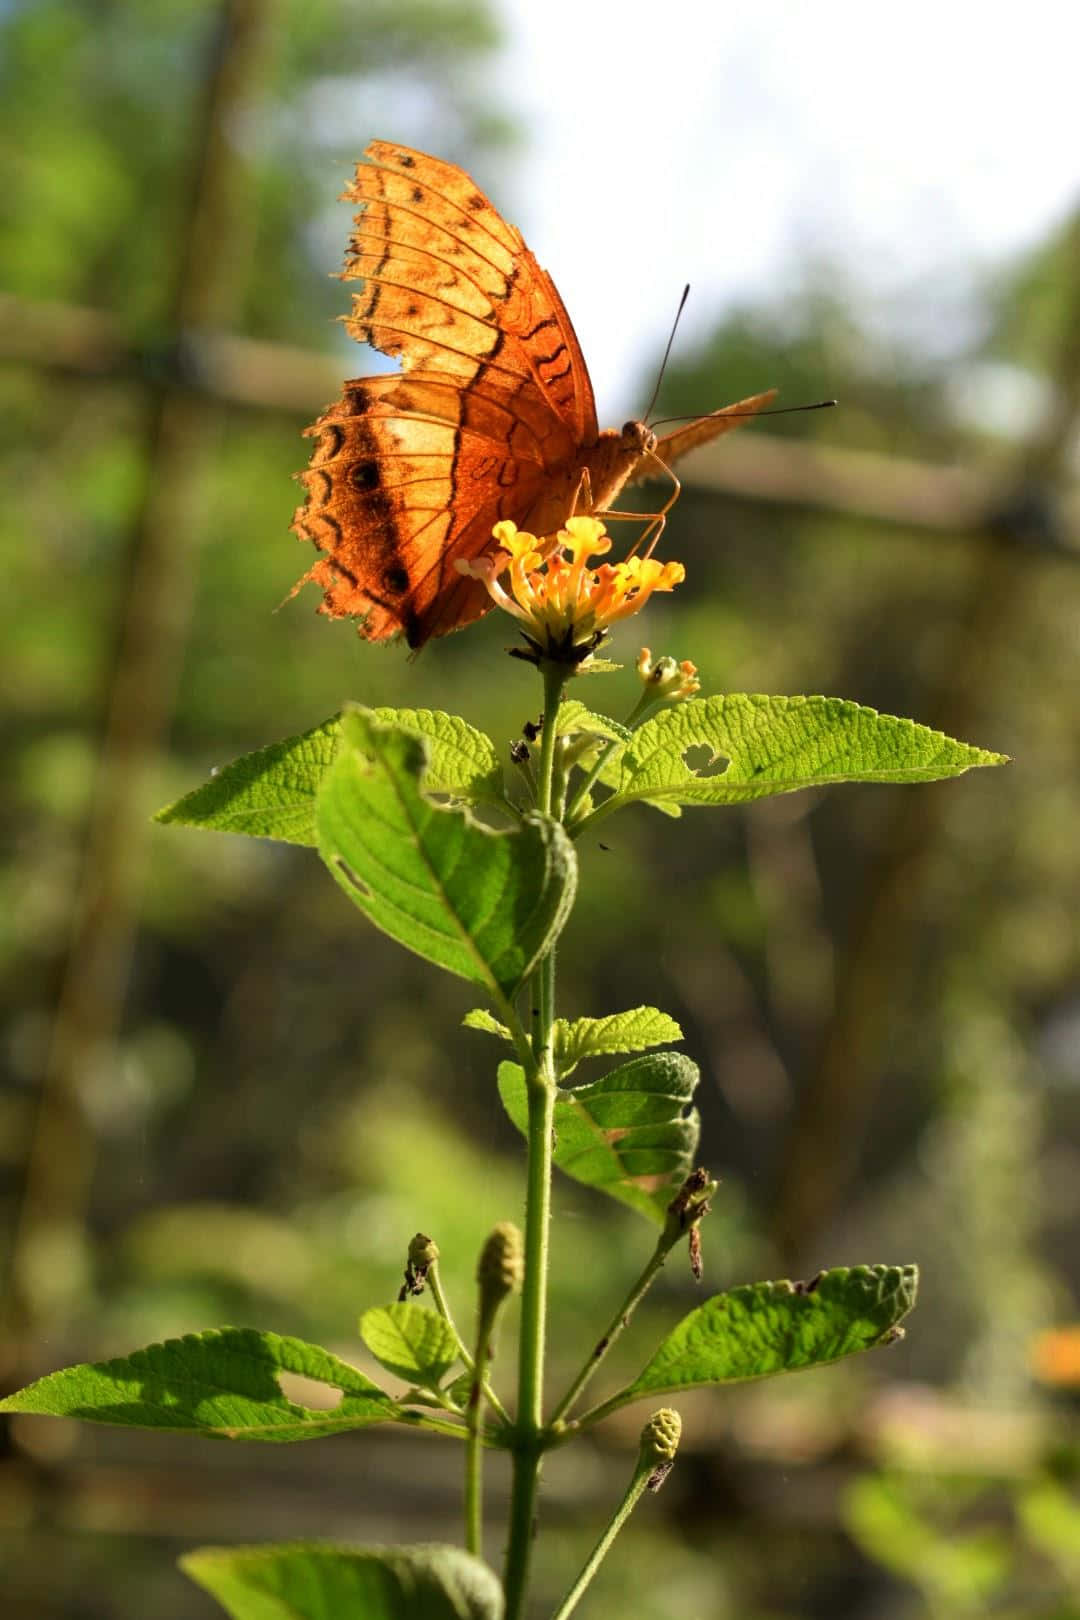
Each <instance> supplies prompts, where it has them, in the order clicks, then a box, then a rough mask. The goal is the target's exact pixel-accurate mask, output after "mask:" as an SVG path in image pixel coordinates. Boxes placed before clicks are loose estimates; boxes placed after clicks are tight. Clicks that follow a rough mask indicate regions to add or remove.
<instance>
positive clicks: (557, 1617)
mask: <svg viewBox="0 0 1080 1620" xmlns="http://www.w3.org/2000/svg"><path fill="white" fill-rule="evenodd" d="M651 1472H652V1466H651V1464H649V1463H642V1462H640V1461H639V1463H638V1466H637V1468H636V1469H635V1471H634V1477H633V1479H632V1480H631V1481H630V1487H629V1489H628V1490H627V1492H626V1495H625V1496H624V1497H623V1499H622V1501H621V1502H620V1503H619V1505H618V1507H617V1508H616V1509H615V1512H614V1513H613V1514H612V1516H611V1518H610V1520H609V1521H608V1524H607V1527H606V1529H605V1530H604V1532H603V1534H602V1535H601V1537H600V1539H599V1541H598V1542H597V1543H596V1546H595V1547H594V1548H593V1550H592V1552H591V1553H590V1554H589V1556H588V1558H587V1559H586V1560H585V1564H584V1567H583V1568H582V1571H581V1574H580V1575H579V1576H578V1578H577V1580H576V1581H575V1582H574V1584H573V1586H572V1587H571V1588H570V1590H569V1592H568V1593H567V1594H566V1597H565V1598H564V1599H563V1601H562V1603H561V1604H560V1605H559V1607H558V1609H556V1611H555V1613H554V1615H553V1616H552V1620H567V1616H568V1615H570V1614H571V1613H572V1612H573V1611H574V1609H576V1608H577V1606H578V1603H579V1602H580V1600H581V1598H582V1596H583V1594H584V1592H585V1588H586V1587H587V1586H588V1585H589V1582H590V1581H591V1580H592V1578H593V1576H594V1575H595V1574H596V1572H597V1570H598V1569H599V1568H600V1565H601V1564H602V1563H603V1561H604V1559H605V1557H606V1556H607V1553H608V1551H609V1549H610V1547H611V1544H612V1542H613V1541H614V1540H615V1537H616V1536H617V1535H618V1533H619V1531H620V1530H621V1529H622V1527H623V1525H624V1524H625V1523H626V1521H627V1519H628V1518H629V1517H630V1515H631V1513H633V1511H634V1509H635V1508H636V1507H637V1505H638V1502H639V1501H640V1500H641V1497H642V1494H643V1493H644V1490H645V1487H646V1485H647V1484H648V1483H649V1475H650V1473H651Z"/></svg>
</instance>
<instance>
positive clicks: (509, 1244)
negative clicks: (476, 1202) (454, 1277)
mask: <svg viewBox="0 0 1080 1620" xmlns="http://www.w3.org/2000/svg"><path fill="white" fill-rule="evenodd" d="M524 1276H525V1246H524V1242H523V1240H522V1236H521V1233H520V1232H519V1230H518V1228H517V1227H516V1226H515V1225H514V1223H513V1221H500V1222H499V1224H498V1226H496V1227H495V1229H494V1231H493V1232H492V1234H491V1236H490V1237H489V1238H488V1240H487V1242H486V1243H485V1244H484V1247H483V1248H482V1249H481V1250H480V1260H479V1263H478V1265H477V1268H476V1280H477V1282H478V1283H479V1284H480V1308H481V1311H482V1312H483V1314H484V1315H485V1316H486V1315H487V1313H488V1312H489V1311H494V1310H495V1309H497V1307H498V1306H499V1305H501V1304H502V1302H503V1300H504V1299H506V1297H507V1295H509V1294H517V1293H520V1291H521V1284H522V1280H523V1278H524Z"/></svg>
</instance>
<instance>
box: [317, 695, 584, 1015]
mask: <svg viewBox="0 0 1080 1620" xmlns="http://www.w3.org/2000/svg"><path fill="white" fill-rule="evenodd" d="M425 747H426V745H425V744H424V743H423V742H421V741H420V740H419V739H417V738H416V737H414V736H411V735H410V734H409V733H408V732H406V731H403V730H402V729H401V728H400V727H398V726H397V725H389V724H383V723H380V721H379V720H378V719H377V718H376V717H375V716H374V714H373V713H371V711H369V710H364V709H350V710H348V711H347V712H346V713H345V714H344V715H343V716H342V740H341V747H340V749H339V751H338V756H337V759H336V760H335V761H334V764H333V766H332V767H331V769H330V770H329V771H328V772H327V775H326V777H325V779H324V781H323V785H322V787H321V789H320V791H319V801H318V810H317V824H318V830H319V852H320V854H321V855H322V858H323V860H324V861H325V862H326V864H327V866H328V867H329V868H330V871H331V872H332V873H333V875H334V877H335V878H336V879H337V881H338V883H339V884H340V885H341V887H342V888H343V889H344V890H345V893H346V894H347V895H348V896H349V898H350V899H351V900H352V901H353V903H354V904H355V905H357V906H358V907H359V908H360V910H361V911H363V912H364V914H365V915H366V916H367V917H369V918H370V920H371V921H372V922H373V923H374V924H375V925H376V927H377V928H381V929H382V930H383V932H384V933H387V934H389V935H390V936H391V937H392V938H393V939H396V940H397V941H398V942H399V944H402V945H404V946H406V947H407V948H408V949H409V950H412V951H415V952H416V954H417V955H418V956H422V957H425V958H426V959H427V960H428V961H429V962H434V963H436V964H437V966H439V967H442V968H445V969H446V970H447V971H448V972H450V973H457V974H460V975H461V977H462V978H464V979H469V980H471V981H472V983H473V984H479V985H482V986H483V987H484V988H485V989H486V990H488V991H490V992H491V993H492V994H493V995H496V996H501V997H505V998H509V997H511V996H513V995H514V993H515V992H516V991H517V990H518V989H519V988H520V986H521V984H522V982H523V980H524V979H525V978H527V977H528V975H529V974H530V973H531V972H532V970H533V968H534V967H535V965H536V963H537V962H538V961H539V960H540V958H541V957H542V956H543V955H544V954H545V953H546V951H547V950H548V948H549V947H550V946H551V945H552V944H553V943H554V941H555V940H556V939H557V937H558V935H559V933H560V931H561V929H562V926H563V924H564V922H565V921H566V918H567V915H568V914H569V911H570V907H571V905H572V904H573V898H574V890H575V886H576V882H577V867H576V862H575V858H574V852H573V846H572V845H571V843H570V840H569V839H568V838H567V836H566V834H565V833H564V831H563V829H562V828H561V827H560V826H559V825H558V823H557V822H555V821H552V820H551V819H550V818H549V817H546V816H541V815H540V814H538V813H537V812H532V813H530V814H529V815H527V816H525V817H524V819H523V820H522V822H521V824H520V825H519V826H517V827H515V828H513V829H512V830H510V831H505V832H504V831H500V832H493V831H492V830H491V829H490V828H488V827H484V826H482V825H481V824H480V823H479V822H478V821H476V820H475V819H474V817H473V816H472V815H471V814H470V812H469V811H468V810H459V809H454V808H450V807H448V806H445V805H439V804H435V803H434V802H433V801H432V800H431V799H430V798H429V797H428V796H427V793H426V792H425V791H424V789H422V787H421V780H422V779H423V780H424V787H425V788H426V785H427V784H426V777H425Z"/></svg>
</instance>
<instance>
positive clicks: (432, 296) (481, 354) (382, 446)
mask: <svg viewBox="0 0 1080 1620" xmlns="http://www.w3.org/2000/svg"><path fill="white" fill-rule="evenodd" d="M364 157H365V158H366V159H367V161H366V162H361V163H358V164H357V166H356V177H355V179H354V180H353V182H352V183H351V185H350V186H349V188H348V190H347V191H346V192H345V194H344V196H345V199H346V200H348V201H350V202H356V203H359V204H360V211H359V212H358V213H357V214H356V217H355V225H356V229H355V231H354V234H353V236H352V238H351V240H350V242H349V248H348V253H347V256H346V262H345V269H344V271H343V272H342V278H343V279H344V280H348V281H354V280H356V281H363V283H364V287H363V291H362V292H360V293H357V294H356V295H355V296H354V299H353V312H352V314H351V316H348V317H347V318H346V321H345V325H346V327H347V329H348V331H349V332H350V333H351V335H352V336H353V337H355V338H356V339H357V340H358V341H359V342H361V343H370V344H373V345H374V347H375V348H376V349H380V350H381V351H382V353H383V354H387V355H395V356H397V355H400V357H401V364H402V370H401V371H400V372H395V373H393V374H392V375H388V376H381V377H364V378H360V379H358V380H357V381H355V382H347V383H346V384H345V392H344V395H343V397H342V398H341V399H339V400H338V401H337V402H336V403H335V404H333V405H331V406H330V407H329V409H328V410H327V411H326V413H325V414H324V415H323V416H321V417H320V418H319V420H318V421H317V422H316V423H314V425H313V426H312V427H310V428H308V429H307V432H308V434H309V435H310V436H313V437H315V438H316V439H317V441H318V442H317V444H316V446H315V450H314V452H313V454H312V457H311V462H310V464H309V466H308V468H307V470H306V471H305V472H303V473H301V474H300V479H301V482H302V483H303V484H304V486H305V489H306V491H307V499H306V501H305V503H304V505H303V506H301V507H299V508H298V509H297V511H296V514H295V516H294V518H293V523H292V527H293V530H294V532H295V533H296V534H298V535H300V537H301V538H302V539H305V540H311V541H313V542H314V543H315V545H316V546H317V547H318V548H319V550H320V551H323V552H325V553H326V555H325V557H320V558H319V560H318V561H317V562H316V563H315V565H314V567H313V568H312V569H311V570H310V572H309V573H307V574H306V575H305V576H304V578H303V579H302V580H301V581H300V582H299V584H300V585H303V584H306V582H307V581H308V580H315V581H316V582H317V583H318V584H319V585H320V586H321V587H322V588H323V590H324V592H325V596H324V599H323V601H322V603H321V604H320V609H319V611H320V612H322V613H327V614H330V615H331V617H333V618H339V617H341V616H342V615H343V614H354V615H356V616H357V618H358V619H359V620H360V630H361V633H362V634H363V635H364V636H365V637H367V639H368V640H371V641H382V640H384V639H385V638H386V637H388V636H392V635H395V634H397V633H398V632H402V631H403V632H404V634H405V637H406V639H407V641H408V643H409V645H410V647H421V646H423V644H424V642H425V641H427V640H428V639H429V638H430V637H431V636H441V635H445V634H446V632H447V631H448V630H455V629H457V628H458V627H459V626H461V625H464V624H468V623H469V622H470V620H472V619H477V618H479V617H480V615H481V614H482V613H485V612H487V610H488V608H489V607H490V606H491V605H492V604H491V598H490V596H489V595H488V594H487V592H486V590H485V589H484V586H483V585H482V584H481V583H480V581H479V580H476V579H472V578H469V577H468V576H465V575H462V574H461V573H459V572H458V571H457V569H456V568H455V566H454V564H455V562H456V561H457V559H458V558H467V559H472V558H476V557H479V556H480V555H481V554H482V553H484V552H486V551H490V550H492V549H493V547H494V541H493V540H492V536H491V531H492V528H493V526H494V525H495V524H496V523H498V522H499V521H500V520H501V519H503V518H510V519H512V520H513V521H514V522H515V523H516V524H517V525H518V527H519V528H522V529H527V530H529V531H530V532H531V533H533V534H538V535H548V534H552V533H554V531H555V530H557V529H559V528H560V527H561V526H562V525H563V524H564V523H565V521H566V519H567V518H568V517H571V516H572V515H574V513H596V514H597V515H599V516H604V517H618V516H625V515H627V514H621V513H612V512H610V510H609V509H610V507H611V504H612V502H613V501H614V500H615V498H616V496H617V495H618V494H619V492H620V490H622V489H623V487H624V486H625V485H627V484H629V483H633V482H635V481H638V480H640V479H643V478H646V477H649V476H654V475H655V472H656V469H657V462H659V463H660V464H661V467H662V468H669V467H670V463H671V462H672V461H673V460H674V459H675V458H676V457H677V456H681V455H682V454H683V452H684V451H686V450H690V449H692V448H693V447H694V446H695V445H699V444H704V443H706V442H707V441H708V440H709V439H712V438H715V437H716V436H717V435H718V434H721V433H726V432H728V430H729V429H731V428H734V427H738V426H739V424H740V422H742V421H744V420H745V419H746V417H747V416H748V415H752V414H753V413H754V412H755V411H758V410H760V409H761V407H762V406H763V405H765V404H767V403H768V401H769V400H770V399H772V398H773V394H774V391H773V390H770V391H769V392H768V393H764V394H755V395H754V396H753V397H752V398H750V399H744V400H740V401H739V402H738V404H736V405H729V406H727V407H726V408H725V409H724V410H722V411H716V412H714V413H713V414H712V415H710V416H704V417H701V418H700V419H699V420H698V421H696V422H691V423H690V424H689V425H688V426H687V427H683V428H679V429H677V430H676V431H675V432H674V433H667V434H665V435H664V436H663V437H662V438H660V439H657V436H656V435H655V434H654V433H653V432H652V431H651V430H650V429H649V428H648V427H647V426H646V425H645V423H643V422H627V424H626V425H625V427H623V428H622V429H619V430H612V429H609V430H607V431H605V432H601V431H600V429H599V427H598V425H597V420H596V406H595V404H594V401H593V391H592V384H591V383H590V381H589V373H588V370H587V368H586V365H585V359H584V356H583V355H582V353H581V348H580V346H579V344H578V340H577V338H576V337H575V335H574V328H573V327H572V326H571V324H570V317H569V315H567V313H566V310H565V309H564V308H563V302H562V299H561V298H560V297H559V294H558V292H557V291H556V289H555V285H554V283H553V281H552V279H551V277H550V276H549V275H548V274H547V272H546V271H545V270H542V269H541V268H540V266H539V265H538V264H537V262H536V260H535V259H534V258H533V255H532V254H531V253H530V252H529V250H528V248H527V247H526V246H525V243H524V241H523V240H522V237H521V233H520V232H519V231H518V230H516V229H515V227H514V226H513V225H508V224H507V222H506V221H505V220H504V219H503V218H502V217H501V215H500V214H499V213H498V212H497V211H496V210H495V208H494V207H493V206H492V204H491V203H490V202H489V201H488V199H487V198H486V197H485V196H484V195H483V194H482V193H481V192H480V191H478V190H477V188H476V186H475V185H474V184H473V182H472V180H470V178H469V176H468V175H467V174H466V173H465V172H464V170H462V169H459V168H456V167H455V166H454V165H453V164H452V163H443V162H441V161H440V160H439V159H438V158H433V157H428V156H426V155H425V154H424V153H423V152H412V151H409V150H408V149H407V148H405V147H402V146H394V145H391V144H390V143H389V142H386V141H373V142H372V143H371V145H370V146H369V147H368V148H367V150H366V151H365V153H364ZM677 493H678V483H677V481H676V486H675V494H677ZM674 499H675V495H672V497H671V499H670V500H669V501H668V503H667V506H665V507H664V508H663V510H662V511H661V512H659V513H643V514H637V515H638V516H641V517H645V518H647V519H649V520H650V522H651V523H652V525H653V535H654V539H655V534H656V533H657V532H658V528H657V526H660V527H662V525H663V519H664V513H665V512H666V511H667V508H668V507H669V506H670V505H671V504H672V502H673V501H674ZM297 589H299V585H298V586H297Z"/></svg>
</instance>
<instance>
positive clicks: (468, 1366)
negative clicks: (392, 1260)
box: [427, 1260, 510, 1423]
mask: <svg viewBox="0 0 1080 1620" xmlns="http://www.w3.org/2000/svg"><path fill="white" fill-rule="evenodd" d="M427 1285H428V1287H429V1288H430V1289H431V1297H432V1299H433V1300H434V1301H435V1309H436V1310H437V1311H438V1313H439V1315H440V1316H441V1317H442V1319H443V1321H444V1322H445V1323H446V1325H447V1327H448V1328H449V1329H450V1331H451V1333H452V1334H453V1335H454V1338H455V1339H456V1340H457V1347H458V1355H459V1356H460V1357H461V1360H462V1364H463V1365H464V1367H465V1370H466V1372H472V1370H473V1368H474V1366H475V1365H476V1363H475V1362H474V1360H473V1358H472V1356H471V1355H470V1354H469V1352H468V1350H467V1349H466V1347H465V1341H464V1339H463V1338H462V1337H461V1334H460V1333H459V1332H458V1330H457V1323H456V1322H455V1321H454V1318H453V1317H452V1316H451V1314H450V1306H449V1303H448V1301H447V1298H446V1295H445V1293H444V1292H443V1285H442V1278H441V1276H440V1275H439V1263H438V1261H437V1260H436V1261H434V1262H433V1263H432V1265H430V1266H429V1267H428V1274H427ZM482 1387H483V1391H484V1399H485V1401H487V1403H488V1405H489V1406H490V1407H491V1410H492V1411H493V1412H494V1413H495V1415H496V1416H497V1417H499V1418H501V1420H502V1421H503V1423H509V1422H510V1414H509V1412H508V1411H507V1410H506V1407H505V1406H504V1405H503V1403H502V1401H500V1399H499V1397H498V1396H497V1395H496V1393H495V1391H494V1390H493V1389H492V1387H491V1384H490V1383H489V1381H488V1379H487V1378H485V1379H484V1382H483V1386H482Z"/></svg>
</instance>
